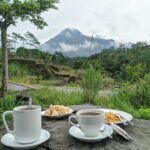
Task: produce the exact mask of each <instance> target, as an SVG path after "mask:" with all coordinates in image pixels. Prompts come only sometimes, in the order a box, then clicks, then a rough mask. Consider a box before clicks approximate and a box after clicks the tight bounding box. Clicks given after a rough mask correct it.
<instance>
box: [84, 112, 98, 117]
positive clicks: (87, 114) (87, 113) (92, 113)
mask: <svg viewBox="0 0 150 150" xmlns="http://www.w3.org/2000/svg"><path fill="white" fill-rule="evenodd" d="M81 115H85V116H96V115H100V113H96V112H86V113H81Z"/></svg>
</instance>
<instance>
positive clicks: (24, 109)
mask: <svg viewBox="0 0 150 150" xmlns="http://www.w3.org/2000/svg"><path fill="white" fill-rule="evenodd" d="M34 109H35V108H31V109H28V108H23V109H19V110H20V111H26V110H34Z"/></svg>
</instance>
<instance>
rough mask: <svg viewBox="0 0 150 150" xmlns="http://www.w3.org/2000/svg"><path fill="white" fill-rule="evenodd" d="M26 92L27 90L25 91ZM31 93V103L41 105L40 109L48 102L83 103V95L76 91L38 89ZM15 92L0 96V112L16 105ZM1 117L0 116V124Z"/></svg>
mask: <svg viewBox="0 0 150 150" xmlns="http://www.w3.org/2000/svg"><path fill="white" fill-rule="evenodd" d="M26 93H27V92H26ZM29 93H30V94H31V95H32V99H33V104H34V105H41V107H42V109H46V108H47V107H49V105H50V104H61V105H78V104H83V103H84V99H83V95H82V94H81V93H78V92H69V93H65V92H63V91H58V90H54V89H47V88H44V89H39V90H33V91H30V92H29ZM15 99H16V93H9V94H8V95H7V96H6V97H5V99H4V98H0V113H1V114H2V113H3V112H4V111H8V110H13V108H14V107H16V106H17V105H16V104H15ZM1 124H2V118H1V117H0V125H1Z"/></svg>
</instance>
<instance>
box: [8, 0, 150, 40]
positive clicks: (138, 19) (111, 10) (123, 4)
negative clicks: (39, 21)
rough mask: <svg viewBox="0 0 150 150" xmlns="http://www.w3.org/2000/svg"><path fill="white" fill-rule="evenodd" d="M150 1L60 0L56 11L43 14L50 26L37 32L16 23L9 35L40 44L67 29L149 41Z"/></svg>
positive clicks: (117, 38)
mask: <svg viewBox="0 0 150 150" xmlns="http://www.w3.org/2000/svg"><path fill="white" fill-rule="evenodd" d="M149 6H150V0H60V4H58V8H59V10H50V11H48V12H46V13H44V14H43V17H44V18H45V19H46V21H47V22H48V24H49V26H48V27H46V28H45V29H44V30H42V31H41V30H37V29H36V27H34V26H33V25H31V24H30V23H29V22H25V23H21V22H19V23H18V25H17V27H10V28H9V32H19V33H22V34H23V33H24V32H26V31H31V32H33V33H34V34H35V35H36V36H37V37H38V38H39V39H40V41H41V42H45V41H47V40H48V39H49V38H51V37H53V36H54V35H56V34H57V33H59V32H60V31H61V30H63V29H64V28H66V27H73V28H77V29H79V30H80V31H81V32H83V33H84V34H88V35H91V34H92V32H93V31H95V32H96V33H97V34H99V35H103V36H106V37H108V38H114V39H116V40H119V41H131V42H136V41H139V40H141V41H143V40H147V41H150V37H149V36H148V34H149V33H150V21H149V18H150V9H149Z"/></svg>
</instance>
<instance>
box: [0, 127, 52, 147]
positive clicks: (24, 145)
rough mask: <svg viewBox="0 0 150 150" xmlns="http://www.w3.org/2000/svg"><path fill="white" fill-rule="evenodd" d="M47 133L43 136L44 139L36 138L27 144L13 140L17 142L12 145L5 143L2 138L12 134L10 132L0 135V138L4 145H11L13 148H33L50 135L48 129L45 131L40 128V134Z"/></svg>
mask: <svg viewBox="0 0 150 150" xmlns="http://www.w3.org/2000/svg"><path fill="white" fill-rule="evenodd" d="M43 133H44V134H47V136H45V139H44V138H43V139H39V140H37V141H35V142H33V143H28V144H21V143H17V142H15V144H16V143H17V145H15V144H14V145H12V144H10V143H8V142H7V143H6V142H5V141H4V138H5V137H6V136H10V135H11V136H12V134H10V133H6V134H4V135H3V136H2V138H1V143H2V144H3V145H4V146H7V147H11V148H15V149H19V148H21V149H23V148H24V149H29V148H30V149H31V148H34V147H36V146H38V145H40V144H42V143H44V142H46V141H47V140H48V139H50V137H51V134H50V132H49V131H47V130H45V129H42V130H41V135H42V134H43Z"/></svg>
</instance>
